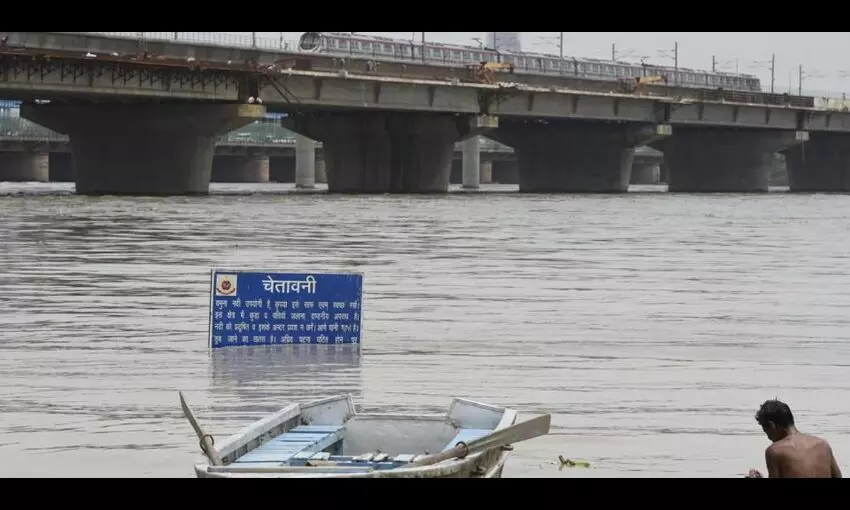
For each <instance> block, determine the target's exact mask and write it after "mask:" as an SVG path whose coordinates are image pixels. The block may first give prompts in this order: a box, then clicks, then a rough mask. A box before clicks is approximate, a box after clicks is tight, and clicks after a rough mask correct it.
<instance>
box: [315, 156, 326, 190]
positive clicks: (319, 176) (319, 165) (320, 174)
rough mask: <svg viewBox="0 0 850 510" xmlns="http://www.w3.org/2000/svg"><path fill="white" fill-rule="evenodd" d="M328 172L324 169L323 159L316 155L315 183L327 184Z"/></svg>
mask: <svg viewBox="0 0 850 510" xmlns="http://www.w3.org/2000/svg"><path fill="white" fill-rule="evenodd" d="M327 183H328V173H327V171H326V169H325V159H324V158H320V157H316V184H327Z"/></svg>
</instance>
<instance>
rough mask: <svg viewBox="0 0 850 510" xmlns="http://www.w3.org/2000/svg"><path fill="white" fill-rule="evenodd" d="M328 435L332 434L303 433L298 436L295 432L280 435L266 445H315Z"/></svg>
mask: <svg viewBox="0 0 850 510" xmlns="http://www.w3.org/2000/svg"><path fill="white" fill-rule="evenodd" d="M330 434H332V432H329V433H325V434H304V433H300V434H299V433H297V432H287V433H285V434H281V435H279V436H277V437H275V438H272V439H271V440H270V441H269V442H268V443H266V444H270V443H271V444H280V443H304V442H308V443H315V442H317V441H321V440H322V439H324V438H325V437H327V436H329V435H330Z"/></svg>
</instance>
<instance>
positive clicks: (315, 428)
mask: <svg viewBox="0 0 850 510" xmlns="http://www.w3.org/2000/svg"><path fill="white" fill-rule="evenodd" d="M343 428H345V425H299V426H297V427H295V428H294V429H292V430H290V431H289V433H293V432H294V433H298V434H301V433H304V434H333V433H334V432H339V431H340V430H341V429H343Z"/></svg>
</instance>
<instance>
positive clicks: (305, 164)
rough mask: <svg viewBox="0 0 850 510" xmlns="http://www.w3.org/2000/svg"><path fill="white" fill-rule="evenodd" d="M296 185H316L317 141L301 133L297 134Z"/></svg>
mask: <svg viewBox="0 0 850 510" xmlns="http://www.w3.org/2000/svg"><path fill="white" fill-rule="evenodd" d="M295 187H296V188H300V189H313V188H315V187H316V142H315V141H313V140H311V139H309V138H307V137H306V136H302V135H299V134H296V135H295Z"/></svg>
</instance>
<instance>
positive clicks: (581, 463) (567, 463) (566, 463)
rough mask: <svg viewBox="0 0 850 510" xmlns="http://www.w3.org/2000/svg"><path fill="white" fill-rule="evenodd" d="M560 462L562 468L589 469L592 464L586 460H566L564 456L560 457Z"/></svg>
mask: <svg viewBox="0 0 850 510" xmlns="http://www.w3.org/2000/svg"><path fill="white" fill-rule="evenodd" d="M558 460H559V461H561V467H562V468H563V467H583V468H589V467H590V462H588V461H586V460H572V459H565V458H564V456H563V455H558Z"/></svg>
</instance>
